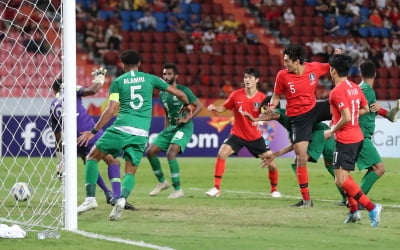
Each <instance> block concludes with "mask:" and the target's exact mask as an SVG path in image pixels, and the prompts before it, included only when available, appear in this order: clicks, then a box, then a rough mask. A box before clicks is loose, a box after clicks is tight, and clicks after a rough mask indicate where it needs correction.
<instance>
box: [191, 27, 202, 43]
mask: <svg viewBox="0 0 400 250" xmlns="http://www.w3.org/2000/svg"><path fill="white" fill-rule="evenodd" d="M190 38H191V39H192V40H193V41H196V40H199V41H202V40H203V31H202V30H201V28H200V27H196V28H195V29H194V30H193V31H192V33H191V34H190Z"/></svg>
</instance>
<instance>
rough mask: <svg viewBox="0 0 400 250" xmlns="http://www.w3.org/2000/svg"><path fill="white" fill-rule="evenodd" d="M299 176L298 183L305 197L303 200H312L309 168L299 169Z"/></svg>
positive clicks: (297, 173)
mask: <svg viewBox="0 0 400 250" xmlns="http://www.w3.org/2000/svg"><path fill="white" fill-rule="evenodd" d="M296 175H297V183H298V184H299V187H300V192H301V195H302V196H303V200H307V201H308V200H310V191H309V189H308V171H307V166H304V167H299V166H298V167H297V171H296Z"/></svg>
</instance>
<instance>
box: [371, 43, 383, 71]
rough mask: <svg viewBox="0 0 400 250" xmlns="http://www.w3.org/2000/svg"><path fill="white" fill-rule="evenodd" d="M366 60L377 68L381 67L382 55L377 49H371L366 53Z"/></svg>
mask: <svg viewBox="0 0 400 250" xmlns="http://www.w3.org/2000/svg"><path fill="white" fill-rule="evenodd" d="M368 60H371V61H372V62H373V63H374V64H375V66H376V67H377V68H379V67H382V66H383V61H382V54H381V52H380V51H379V49H377V48H373V47H372V48H371V50H370V51H369V53H368Z"/></svg>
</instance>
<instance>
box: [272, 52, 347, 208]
mask: <svg viewBox="0 0 400 250" xmlns="http://www.w3.org/2000/svg"><path fill="white" fill-rule="evenodd" d="M335 53H340V51H339V50H338V51H335ZM283 54H284V57H283V64H284V66H285V68H286V69H282V70H280V71H279V72H278V74H277V76H276V81H275V87H274V94H273V96H272V99H271V103H270V106H271V108H272V109H274V108H275V107H276V106H277V105H278V103H279V101H280V100H281V99H282V98H283V97H286V100H287V102H286V115H287V116H288V117H289V119H290V126H291V130H292V132H293V134H292V137H291V141H292V144H293V149H294V152H295V154H296V165H297V167H296V176H297V182H298V184H299V187H300V192H301V195H302V199H301V200H300V201H299V202H297V203H296V204H294V205H293V206H295V207H312V206H313V203H312V201H311V197H310V192H309V189H308V171H307V161H308V155H307V148H308V144H309V141H310V140H311V135H312V129H313V126H314V124H315V123H317V122H320V121H324V120H330V119H331V116H330V111H329V103H328V102H327V101H323V102H317V100H316V96H315V90H316V87H317V85H318V79H319V78H320V77H321V76H322V75H325V74H327V73H328V71H329V64H328V63H319V62H310V63H307V62H304V60H305V56H306V51H305V49H304V48H303V47H302V46H299V45H291V46H289V47H287V48H286V49H285V50H284V52H283Z"/></svg>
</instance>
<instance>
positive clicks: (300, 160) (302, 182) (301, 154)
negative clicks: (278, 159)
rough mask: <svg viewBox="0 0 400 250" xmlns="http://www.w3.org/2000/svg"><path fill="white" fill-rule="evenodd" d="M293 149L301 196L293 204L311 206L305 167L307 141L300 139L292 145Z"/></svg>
mask: <svg viewBox="0 0 400 250" xmlns="http://www.w3.org/2000/svg"><path fill="white" fill-rule="evenodd" d="M293 147H294V151H295V154H296V160H297V162H296V163H297V168H296V177H297V183H298V185H299V188H300V193H301V196H302V200H301V201H299V202H298V203H296V204H294V205H293V206H295V207H312V206H313V203H312V201H311V197H310V191H309V188H308V181H309V178H308V169H307V160H308V154H307V148H308V141H300V142H297V143H295V144H294V145H293Z"/></svg>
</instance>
